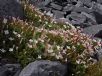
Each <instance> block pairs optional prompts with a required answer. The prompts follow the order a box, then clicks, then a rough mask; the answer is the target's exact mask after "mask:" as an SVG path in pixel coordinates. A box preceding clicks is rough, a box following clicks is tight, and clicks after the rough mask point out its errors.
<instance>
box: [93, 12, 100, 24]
mask: <svg viewBox="0 0 102 76" xmlns="http://www.w3.org/2000/svg"><path fill="white" fill-rule="evenodd" d="M94 15H95V19H96V21H97V23H98V24H102V14H100V13H99V12H94Z"/></svg>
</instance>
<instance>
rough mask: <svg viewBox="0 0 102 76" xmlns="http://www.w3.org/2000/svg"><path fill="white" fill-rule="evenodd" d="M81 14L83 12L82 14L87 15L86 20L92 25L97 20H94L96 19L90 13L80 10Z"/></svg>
mask: <svg viewBox="0 0 102 76" xmlns="http://www.w3.org/2000/svg"><path fill="white" fill-rule="evenodd" d="M81 14H83V15H84V16H86V17H87V21H90V22H91V24H92V25H96V24H97V22H96V19H95V16H93V15H91V14H88V13H86V12H82V13H81Z"/></svg>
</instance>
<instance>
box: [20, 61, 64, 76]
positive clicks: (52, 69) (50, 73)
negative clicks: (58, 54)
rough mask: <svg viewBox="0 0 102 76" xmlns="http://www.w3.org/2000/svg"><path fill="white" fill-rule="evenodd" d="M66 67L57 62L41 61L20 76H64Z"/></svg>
mask: <svg viewBox="0 0 102 76" xmlns="http://www.w3.org/2000/svg"><path fill="white" fill-rule="evenodd" d="M65 73H66V66H65V65H62V64H61V63H59V62H55V61H46V60H40V61H35V62H32V63H30V64H28V66H26V67H25V68H24V69H23V70H22V71H21V73H20V75H19V76H64V75H65Z"/></svg>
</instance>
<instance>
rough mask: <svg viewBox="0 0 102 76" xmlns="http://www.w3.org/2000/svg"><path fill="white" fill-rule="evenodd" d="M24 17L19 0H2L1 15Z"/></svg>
mask: <svg viewBox="0 0 102 76" xmlns="http://www.w3.org/2000/svg"><path fill="white" fill-rule="evenodd" d="M8 16H13V17H20V18H23V8H22V6H21V5H20V3H19V2H18V1H17V0H3V1H2V0H0V17H8Z"/></svg>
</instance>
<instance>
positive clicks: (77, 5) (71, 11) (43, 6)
mask: <svg viewBox="0 0 102 76" xmlns="http://www.w3.org/2000/svg"><path fill="white" fill-rule="evenodd" d="M30 3H32V4H33V5H35V6H36V7H38V8H39V9H40V10H41V11H42V12H44V13H45V14H46V15H49V16H53V17H54V18H55V19H57V21H58V20H63V21H64V22H69V23H71V24H73V25H74V26H80V27H82V28H85V29H84V32H85V33H88V34H89V33H90V34H92V35H94V36H95V37H98V38H102V34H101V33H102V31H101V30H102V28H100V27H101V24H102V19H101V18H102V1H101V0H39V1H38V0H30ZM97 25H98V26H97ZM86 27H88V28H86ZM88 29H93V30H94V31H91V30H88ZM99 35H100V36H99Z"/></svg>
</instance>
